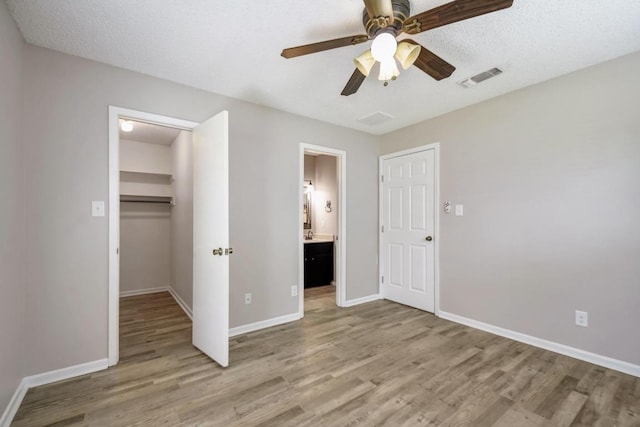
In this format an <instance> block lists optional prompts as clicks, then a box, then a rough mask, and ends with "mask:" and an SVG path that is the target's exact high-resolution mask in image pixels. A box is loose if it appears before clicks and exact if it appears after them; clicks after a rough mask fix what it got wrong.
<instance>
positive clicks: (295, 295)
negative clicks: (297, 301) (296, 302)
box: [291, 285, 298, 297]
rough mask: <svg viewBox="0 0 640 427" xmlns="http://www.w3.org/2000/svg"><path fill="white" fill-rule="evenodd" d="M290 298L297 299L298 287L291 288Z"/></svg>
mask: <svg viewBox="0 0 640 427" xmlns="http://www.w3.org/2000/svg"><path fill="white" fill-rule="evenodd" d="M291 296H292V297H297V296H298V287H297V286H295V285H294V286H292V287H291Z"/></svg>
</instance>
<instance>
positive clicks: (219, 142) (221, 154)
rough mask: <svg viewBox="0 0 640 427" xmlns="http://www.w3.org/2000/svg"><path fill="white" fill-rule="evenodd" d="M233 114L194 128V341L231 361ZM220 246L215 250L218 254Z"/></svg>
mask: <svg viewBox="0 0 640 427" xmlns="http://www.w3.org/2000/svg"><path fill="white" fill-rule="evenodd" d="M228 158H229V113H228V112H227V111H222V112H221V113H219V114H217V115H216V116H214V117H212V118H211V119H209V120H207V121H206V122H204V123H202V124H200V125H199V126H198V127H196V128H195V129H194V130H193V345H194V346H196V347H197V348H198V349H200V350H201V351H202V352H203V353H205V354H206V355H207V356H209V357H210V358H212V359H213V360H215V361H216V362H217V363H218V364H220V365H221V366H223V367H224V366H227V365H229V255H228V254H229V251H228V250H227V249H228V247H229V159H228ZM214 250H215V254H214Z"/></svg>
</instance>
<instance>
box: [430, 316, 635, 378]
mask: <svg viewBox="0 0 640 427" xmlns="http://www.w3.org/2000/svg"><path fill="white" fill-rule="evenodd" d="M439 317H440V318H442V319H446V320H450V321H452V322H455V323H460V324H462V325H466V326H469V327H472V328H475V329H480V330H482V331H485V332H489V333H492V334H495V335H499V336H501V337H505V338H509V339H512V340H514V341H519V342H523V343H525V344H529V345H532V346H535V347H539V348H543V349H545V350H549V351H553V352H555V353H560V354H564V355H565V356H569V357H573V358H574V359H579V360H583V361H585V362H589V363H593V364H595V365H599V366H603V367H605V368H609V369H613V370H615V371H619V372H623V373H625V374H629V375H633V376H635V377H640V365H634V364H633V363H629V362H624V361H622V360H618V359H613V358H611V357H607V356H602V355H600V354H596V353H591V352H589V351H585V350H581V349H579V348H575V347H570V346H568V345H564V344H559V343H556V342H553V341H548V340H545V339H542V338H538V337H534V336H531V335H526V334H523V333H520V332H516V331H512V330H511V329H505V328H501V327H499V326H494V325H491V324H489V323H484V322H480V321H477V320H473V319H469V318H467V317H463V316H459V315H457V314H453V313H447V312H446V311H442V310H440V314H439Z"/></svg>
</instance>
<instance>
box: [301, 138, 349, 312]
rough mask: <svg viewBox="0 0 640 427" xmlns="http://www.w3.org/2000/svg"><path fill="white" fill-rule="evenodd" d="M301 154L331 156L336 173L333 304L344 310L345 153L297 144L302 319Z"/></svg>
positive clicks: (345, 286) (333, 149)
mask: <svg viewBox="0 0 640 427" xmlns="http://www.w3.org/2000/svg"><path fill="white" fill-rule="evenodd" d="M305 151H307V152H313V153H317V154H325V155H329V156H335V157H336V161H337V162H338V164H337V168H336V169H337V170H338V212H339V216H338V240H337V241H336V243H335V247H336V251H337V254H336V257H335V258H336V275H337V277H336V278H335V282H336V305H337V306H338V307H345V304H346V300H347V152H346V151H344V150H338V149H335V148H329V147H324V146H321V145H313V144H307V143H304V142H301V143H300V153H299V171H298V174H299V175H298V211H299V214H298V314H299V316H300V318H302V317H304V244H303V232H304V230H303V228H302V208H301V206H302V194H303V191H304V154H305Z"/></svg>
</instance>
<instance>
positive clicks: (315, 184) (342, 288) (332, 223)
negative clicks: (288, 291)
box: [297, 144, 346, 317]
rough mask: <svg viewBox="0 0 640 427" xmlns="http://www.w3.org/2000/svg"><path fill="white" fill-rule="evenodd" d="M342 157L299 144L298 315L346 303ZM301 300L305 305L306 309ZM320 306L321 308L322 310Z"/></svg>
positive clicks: (344, 190)
mask: <svg viewBox="0 0 640 427" xmlns="http://www.w3.org/2000/svg"><path fill="white" fill-rule="evenodd" d="M345 176H346V152H345V151H342V150H336V149H333V148H328V147H322V146H318V145H310V144H300V176H299V181H298V182H299V204H298V207H299V212H300V213H299V218H300V220H299V224H298V230H299V253H298V258H299V283H298V290H297V291H298V296H299V313H300V317H303V316H304V312H305V309H306V308H308V309H311V310H313V309H316V308H326V307H325V306H327V305H328V304H333V303H332V302H331V301H333V302H334V303H335V306H338V307H343V306H344V305H345V300H346V280H345V278H346V271H345V270H346V265H345V258H346V257H345V254H346V182H345ZM305 295H307V298H308V299H307V303H306V304H307V305H308V306H309V307H305ZM321 306H322V307H321Z"/></svg>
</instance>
